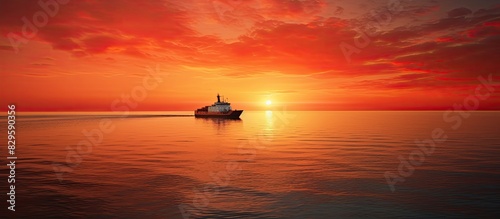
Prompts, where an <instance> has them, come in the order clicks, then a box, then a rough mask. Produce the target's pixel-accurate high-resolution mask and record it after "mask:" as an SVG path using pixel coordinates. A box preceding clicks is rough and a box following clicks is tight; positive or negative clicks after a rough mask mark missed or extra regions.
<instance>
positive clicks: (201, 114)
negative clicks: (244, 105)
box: [194, 110, 243, 119]
mask: <svg viewBox="0 0 500 219" xmlns="http://www.w3.org/2000/svg"><path fill="white" fill-rule="evenodd" d="M241 113H243V110H231V111H228V112H207V111H194V117H197V118H222V119H239V118H240V115H241Z"/></svg>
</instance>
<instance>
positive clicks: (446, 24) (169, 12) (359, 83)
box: [0, 0, 500, 111]
mask: <svg viewBox="0 0 500 219" xmlns="http://www.w3.org/2000/svg"><path fill="white" fill-rule="evenodd" d="M41 2H48V3H50V4H48V3H47V5H44V4H42V5H40V4H39V3H38V1H2V2H1V7H0V17H1V19H0V33H1V36H0V57H1V60H0V74H1V80H0V85H1V89H2V90H1V99H0V104H1V105H7V104H10V103H15V104H17V106H18V109H19V110H24V111H67V110H69V111H73V110H74V111H89V110H98V111H109V110H113V107H115V108H116V107H118V106H119V105H120V104H122V103H123V101H122V100H123V99H122V98H124V96H125V97H126V96H131V95H132V94H133V93H134V92H135V95H136V96H137V95H139V94H145V96H144V97H145V98H144V99H140V100H138V99H136V100H137V101H134V102H133V105H134V107H132V108H131V109H133V110H194V109H195V108H198V107H201V106H204V105H208V104H210V103H212V102H213V101H215V95H216V94H217V93H220V94H221V95H225V96H226V97H228V98H229V101H230V102H231V103H232V105H233V107H235V108H239V109H247V110H264V109H267V108H266V105H265V104H264V103H265V101H266V100H272V102H273V104H284V105H287V106H288V107H289V108H290V109H292V110H380V109H389V110H398V109H405V110H421V109H423V110H425V109H427V110H429V109H430V110H435V109H448V108H451V107H452V106H453V104H455V103H462V102H463V101H464V98H466V97H467V96H468V95H469V94H473V93H474V91H475V89H476V87H477V86H478V85H479V84H480V82H479V81H478V77H479V76H483V77H484V78H487V77H488V76H489V75H490V74H491V75H492V79H493V81H497V82H498V81H500V71H499V67H500V64H499V60H500V56H499V54H500V53H499V52H498V51H499V47H500V46H499V45H500V5H498V3H497V4H495V1H493V0H491V1H490V0H483V1H465V0H458V1H452V0H447V1H438V2H436V1H431V0H429V1H426V0H424V1H409V0H401V1H394V0H391V1H389V0H387V1H384V0H381V1H376V2H377V3H373V2H371V1H347V0H336V1H324V0H231V1H222V0H197V1H195V0H183V1H119V0H114V1H91V0H88V1H83V0H82V1H77V0H72V1H68V0H60V1H56V0H42V1H41ZM389 2H392V3H391V4H389ZM34 18H35V20H33V19H34ZM26 21H27V22H28V23H29V24H26ZM30 27H31V28H30ZM33 27H34V28H35V29H36V32H35V31H33V30H34V29H33ZM360 33H363V34H360ZM363 39H364V40H365V41H363ZM151 70H152V71H151ZM151 72H153V73H151ZM151 74H154V76H155V77H156V78H157V79H158V80H155V79H154V78H148V77H151ZM148 75H149V76H148ZM149 79H151V80H149ZM144 80H147V81H148V82H149V83H150V84H151V85H152V84H155V83H156V82H158V83H157V84H155V86H154V88H152V87H153V86H150V87H149V88H150V89H145V88H144V84H143V81H144ZM496 90H497V91H498V90H500V87H498V86H496ZM140 91H145V92H143V93H140ZM116 100H118V101H120V102H119V104H115V105H114V104H113V103H114V102H115V101H116ZM479 109H496V110H499V109H500V95H499V94H498V92H496V93H492V94H491V96H490V97H489V98H487V99H486V100H483V101H481V102H480V106H479Z"/></svg>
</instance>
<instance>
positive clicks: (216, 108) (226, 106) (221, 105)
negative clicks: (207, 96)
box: [208, 94, 231, 112]
mask: <svg viewBox="0 0 500 219" xmlns="http://www.w3.org/2000/svg"><path fill="white" fill-rule="evenodd" d="M227 111H231V104H230V103H229V102H226V101H224V100H222V101H220V95H219V94H217V102H214V104H213V105H212V106H209V107H208V112H227Z"/></svg>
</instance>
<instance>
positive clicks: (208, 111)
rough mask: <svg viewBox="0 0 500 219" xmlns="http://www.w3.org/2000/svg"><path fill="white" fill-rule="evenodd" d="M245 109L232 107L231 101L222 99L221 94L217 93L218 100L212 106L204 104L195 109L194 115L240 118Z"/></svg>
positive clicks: (200, 116) (199, 116)
mask: <svg viewBox="0 0 500 219" xmlns="http://www.w3.org/2000/svg"><path fill="white" fill-rule="evenodd" d="M241 113H243V110H235V109H234V110H233V109H231V103H229V102H227V101H226V100H222V101H221V100H220V95H219V94H217V102H214V104H212V105H211V106H204V107H202V108H199V109H197V110H195V111H194V116H195V117H197V118H223V119H239V118H240V115H241Z"/></svg>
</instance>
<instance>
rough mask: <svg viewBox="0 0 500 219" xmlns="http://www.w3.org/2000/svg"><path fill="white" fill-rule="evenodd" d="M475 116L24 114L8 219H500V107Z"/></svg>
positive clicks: (381, 113)
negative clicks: (12, 207) (223, 117)
mask: <svg viewBox="0 0 500 219" xmlns="http://www.w3.org/2000/svg"><path fill="white" fill-rule="evenodd" d="M466 113H468V114H467V115H461V114H459V113H450V112H445V111H304V112H302V111H283V110H276V111H245V112H243V114H242V116H241V120H220V119H200V118H194V117H193V116H191V115H192V112H191V111H189V112H188V111H185V112H134V113H131V114H130V115H129V116H127V117H124V116H123V115H120V114H116V113H97V112H96V113H72V112H67V113H24V114H23V113H19V115H18V116H17V118H16V122H17V123H16V145H17V146H16V156H17V160H16V169H15V171H16V181H15V186H16V190H15V191H16V194H15V206H16V207H15V209H16V211H15V212H11V211H9V210H8V209H7V207H8V206H9V203H8V202H5V200H7V199H8V198H9V196H8V195H3V197H4V199H5V200H4V201H2V203H3V204H2V210H1V211H0V212H1V215H2V216H1V218H495V217H496V216H498V215H499V214H500V210H499V209H500V171H499V169H500V159H499V158H500V132H499V130H500V112H466ZM469 113H470V114H469ZM5 126H6V125H5ZM1 133H4V134H5V133H6V127H1ZM5 135H6V134H5ZM0 152H1V161H2V164H3V165H2V166H3V168H2V169H1V172H0V178H1V181H2V182H3V183H2V184H1V186H2V187H1V190H2V193H4V194H5V193H8V192H9V188H8V187H7V183H6V181H7V178H8V173H9V170H8V167H7V166H6V164H7V163H8V161H7V160H6V159H5V157H6V156H7V155H6V146H2V148H1V150H0Z"/></svg>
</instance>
